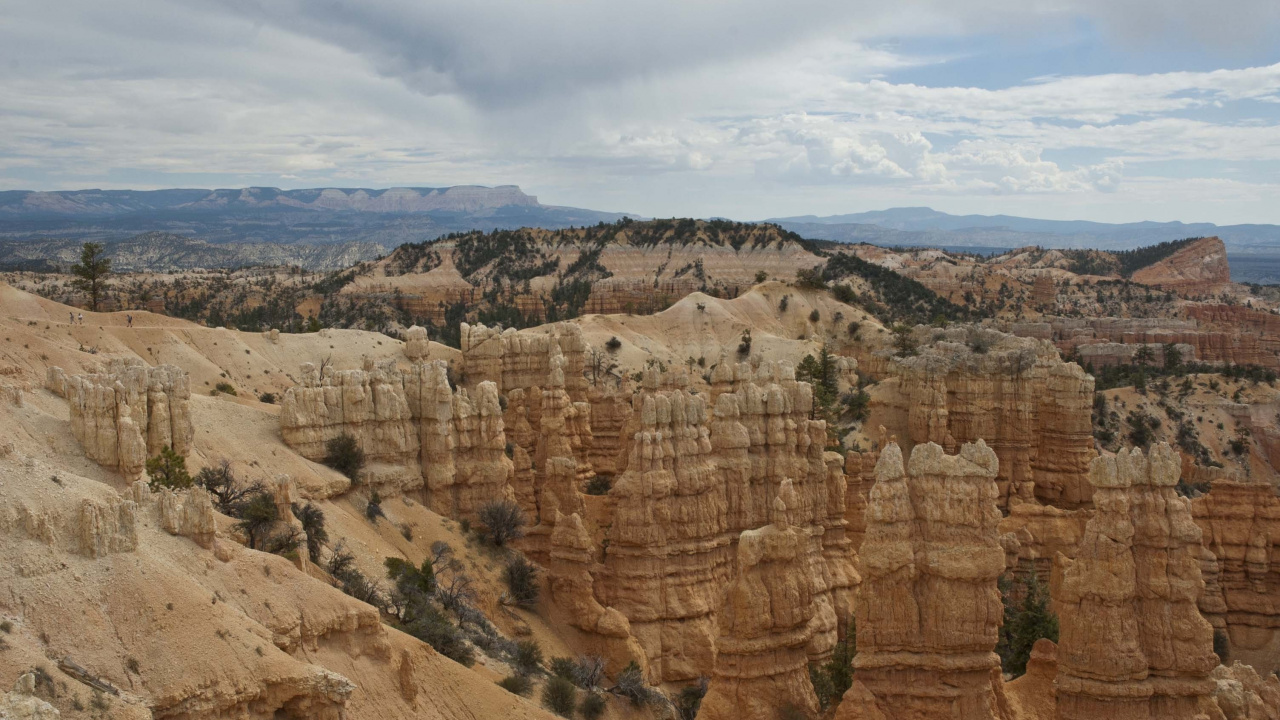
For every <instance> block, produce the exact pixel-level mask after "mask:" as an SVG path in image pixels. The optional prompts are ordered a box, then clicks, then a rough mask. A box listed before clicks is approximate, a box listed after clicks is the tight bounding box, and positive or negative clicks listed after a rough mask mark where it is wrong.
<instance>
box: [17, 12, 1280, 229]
mask: <svg viewBox="0 0 1280 720" xmlns="http://www.w3.org/2000/svg"><path fill="white" fill-rule="evenodd" d="M470 184H476V185H507V184H516V185H519V186H521V188H523V189H524V190H525V191H526V192H528V193H530V194H533V195H537V196H538V197H539V199H540V200H541V201H542V202H544V203H547V204H554V205H570V206H576V207H586V208H592V209H596V210H607V211H619V212H633V213H638V214H642V215H647V216H655V217H672V216H694V217H714V216H722V217H732V218H735V219H741V220H753V219H763V218H767V217H778V216H788V215H800V214H814V215H830V214H842V213H850V212H860V211H866V210H877V209H884V208H888V207H898V206H926V205H927V206H930V207H933V208H935V209H938V210H943V211H947V212H953V213H985V214H994V213H1007V214H1014V215H1023V216H1029V217H1041V218H1053V219H1088V220H1098V221H1107V222H1127V221H1138V220H1162V221H1164V220H1183V221H1187V222H1217V223H1219V224H1235V223H1280V2H1278V1H1277V0H1216V2H1207V1H1205V0H898V1H897V2H884V0H877V1H876V2H869V1H867V0H788V1H787V2H778V1H777V0H772V1H770V0H632V1H631V2H619V1H618V0H461V1H460V0H453V1H451V2H444V1H442V0H358V1H357V0H111V2H102V0H56V1H54V0H45V1H39V0H35V1H33V0H22V1H21V2H19V1H17V0H0V190H16V189H29V190H58V189H79V188H118V189H122V188H132V189H156V188H166V187H205V188H213V187H245V186H250V185H258V186H271V187H280V188H300V187H325V186H338V187H391V186H406V185H407V186H415V187H423V186H425V187H440V186H447V185H470Z"/></svg>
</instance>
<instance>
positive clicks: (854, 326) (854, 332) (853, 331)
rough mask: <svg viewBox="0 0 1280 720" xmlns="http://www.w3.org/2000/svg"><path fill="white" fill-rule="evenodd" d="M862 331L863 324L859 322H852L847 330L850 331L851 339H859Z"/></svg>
mask: <svg viewBox="0 0 1280 720" xmlns="http://www.w3.org/2000/svg"><path fill="white" fill-rule="evenodd" d="M861 329H862V323H860V322H858V321H857V320H853V321H851V322H850V323H849V327H848V328H847V330H848V331H849V337H851V338H856V337H858V331H859V330H861Z"/></svg>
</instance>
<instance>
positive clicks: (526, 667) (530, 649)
mask: <svg viewBox="0 0 1280 720" xmlns="http://www.w3.org/2000/svg"><path fill="white" fill-rule="evenodd" d="M561 659H563V658H561ZM511 666H512V667H513V668H515V671H516V672H517V673H518V674H520V675H532V674H534V673H535V672H537V671H538V669H539V668H541V667H542V646H541V645H539V644H538V641H537V640H521V641H520V642H518V643H516V652H515V655H514V656H513V657H512V658H511ZM566 679H570V678H566Z"/></svg>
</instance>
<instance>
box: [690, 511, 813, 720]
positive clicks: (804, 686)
mask: <svg viewBox="0 0 1280 720" xmlns="http://www.w3.org/2000/svg"><path fill="white" fill-rule="evenodd" d="M774 514H775V517H776V520H775V521H774V523H773V524H771V525H767V526H765V527H763V528H760V529H757V530H747V531H746V532H744V533H742V536H741V538H740V539H739V541H738V548H737V562H736V566H737V569H736V570H737V571H736V578H735V579H734V581H733V582H732V583H731V584H730V585H729V586H728V587H727V588H726V590H725V593H724V600H723V602H722V604H721V607H720V611H719V613H718V615H717V617H716V624H717V628H718V633H717V637H716V660H715V670H714V672H713V674H712V677H711V684H710V686H709V688H708V689H707V694H706V696H705V697H704V698H703V699H702V705H701V708H700V710H699V712H698V717H699V718H700V719H701V720H773V718H776V717H778V713H779V711H792V712H795V711H798V712H800V713H803V714H804V715H805V716H812V715H814V714H816V712H817V710H818V700H817V697H816V696H815V695H814V692H813V686H812V685H811V684H810V682H809V672H808V666H809V658H808V655H807V654H806V652H805V648H806V646H807V645H808V644H809V641H810V638H811V632H812V629H811V625H810V618H812V617H813V615H814V613H815V611H816V608H814V605H813V594H812V590H813V583H812V582H810V579H809V578H808V577H807V576H806V569H805V554H806V548H805V546H806V545H807V538H806V537H805V534H804V533H803V531H801V532H797V531H796V529H795V528H793V527H791V525H790V524H789V523H788V521H787V506H786V503H785V501H784V500H783V499H782V497H781V496H779V497H778V498H777V499H776V500H775V502H774Z"/></svg>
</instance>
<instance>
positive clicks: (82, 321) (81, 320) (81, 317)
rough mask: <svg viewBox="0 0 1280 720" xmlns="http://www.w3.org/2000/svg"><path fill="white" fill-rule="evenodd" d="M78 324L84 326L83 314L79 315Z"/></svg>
mask: <svg viewBox="0 0 1280 720" xmlns="http://www.w3.org/2000/svg"><path fill="white" fill-rule="evenodd" d="M80 324H81V325H83V324H84V313H80Z"/></svg>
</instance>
